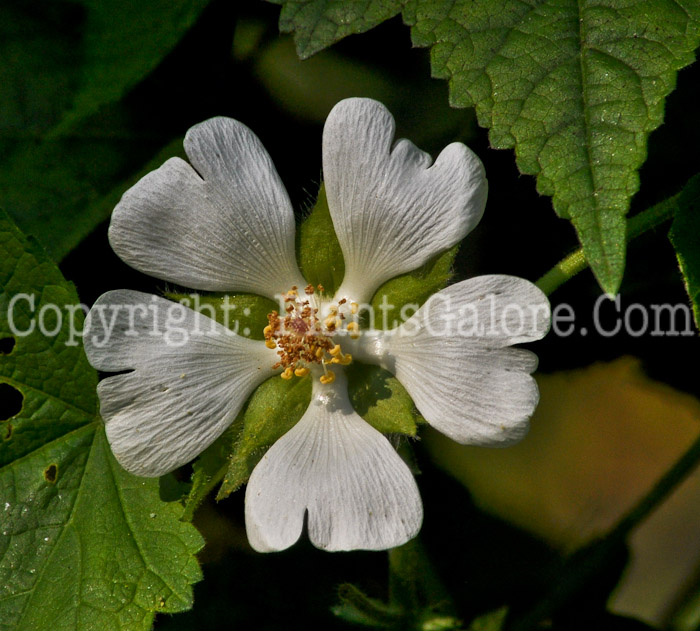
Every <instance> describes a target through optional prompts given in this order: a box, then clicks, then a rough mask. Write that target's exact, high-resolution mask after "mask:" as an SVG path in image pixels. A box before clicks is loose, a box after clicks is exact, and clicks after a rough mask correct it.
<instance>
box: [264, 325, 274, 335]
mask: <svg viewBox="0 0 700 631" xmlns="http://www.w3.org/2000/svg"><path fill="white" fill-rule="evenodd" d="M270 333H272V325H271V324H268V325H267V326H266V327H265V328H264V329H263V335H265V336H267V335H269V334H270Z"/></svg>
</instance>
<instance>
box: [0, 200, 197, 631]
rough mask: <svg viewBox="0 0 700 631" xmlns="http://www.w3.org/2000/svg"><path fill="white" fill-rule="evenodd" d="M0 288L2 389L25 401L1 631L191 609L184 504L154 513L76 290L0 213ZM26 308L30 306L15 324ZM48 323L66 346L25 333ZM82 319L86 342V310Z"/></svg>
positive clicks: (11, 464) (6, 515)
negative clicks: (111, 418)
mask: <svg viewBox="0 0 700 631" xmlns="http://www.w3.org/2000/svg"><path fill="white" fill-rule="evenodd" d="M0 281H1V282H0V286H2V288H3V290H2V293H0V309H1V312H2V317H1V319H0V339H7V338H12V339H13V340H14V345H13V347H12V350H11V352H9V353H8V354H5V355H2V356H0V383H4V384H8V385H9V386H10V387H12V388H14V389H16V390H17V391H19V392H20V393H21V395H22V396H23V406H22V409H21V411H20V412H19V413H18V414H16V415H15V416H13V417H11V418H10V419H8V420H6V421H3V422H2V426H3V428H2V432H0V433H2V435H3V436H4V440H3V441H2V442H0V516H1V519H2V522H1V523H2V533H1V536H0V630H2V631H24V630H25V629H31V630H32V631H49V630H50V631H93V630H94V629H100V631H112V630H114V631H117V630H118V631H136V630H138V631H147V630H148V629H150V627H151V624H152V621H153V617H154V614H155V612H157V611H163V612H175V611H181V610H183V609H187V608H189V607H190V606H191V604H192V590H191V584H192V583H193V582H196V581H197V580H199V579H200V578H201V574H200V570H199V566H198V564H197V561H196V559H195V557H194V554H195V553H196V552H197V551H198V550H199V549H200V548H201V546H202V539H201V537H200V536H199V534H198V533H197V531H196V530H195V529H194V528H193V527H192V526H191V525H189V524H185V523H182V522H181V521H180V520H179V518H180V516H181V514H182V507H181V506H180V505H179V504H176V503H171V504H168V503H165V502H163V501H161V500H160V498H159V495H158V492H159V489H158V482H157V480H152V479H143V478H137V477H135V476H132V475H130V474H128V473H126V472H125V471H124V470H123V469H122V468H121V467H120V466H119V465H118V464H117V462H116V460H115V459H114V457H113V456H112V454H111V451H110V449H109V446H108V444H107V442H106V438H105V436H104V429H103V425H102V422H101V421H100V420H99V418H98V416H97V405H98V404H97V397H96V394H95V386H96V382H97V373H96V371H95V370H94V369H93V368H91V367H90V366H89V364H88V363H87V359H86V358H85V354H84V352H83V350H82V348H81V347H80V345H79V339H78V338H74V337H73V336H72V334H71V331H70V323H69V320H68V318H67V316H66V314H67V313H69V312H70V308H71V306H72V305H77V304H78V297H77V295H76V293H75V290H74V288H73V287H72V285H70V283H68V282H66V281H65V280H64V279H63V277H62V276H61V274H60V272H59V271H58V268H56V266H55V265H54V264H53V263H52V262H51V261H50V260H49V258H48V256H47V255H46V253H45V252H44V251H43V250H42V249H41V248H40V247H39V246H38V245H37V244H32V243H30V242H29V241H27V240H26V239H25V238H24V237H23V236H22V235H21V233H20V232H19V231H18V230H17V229H16V228H15V227H14V226H13V225H12V224H11V222H10V221H9V219H8V218H7V216H6V215H5V214H4V213H1V212H0ZM18 295H20V296H22V295H26V296H28V297H31V296H34V300H35V302H34V304H33V305H32V304H31V302H30V301H29V300H30V299H29V298H26V299H25V298H22V299H21V300H19V301H17V300H15V302H14V304H13V305H12V307H13V308H12V310H11V311H8V308H9V307H10V306H11V305H10V303H11V300H12V299H13V298H14V297H16V296H18ZM49 304H56V305H58V307H59V309H60V313H61V317H60V318H59V316H58V313H59V311H56V310H54V309H53V308H50V307H45V306H46V305H49ZM42 312H43V313H44V315H45V317H44V318H43V323H44V325H45V327H46V328H48V329H51V328H54V327H55V328H56V330H57V331H58V334H57V335H55V336H47V335H44V334H43V333H42V332H40V331H39V330H38V329H35V330H34V331H32V332H31V333H28V334H27V335H22V334H20V333H21V332H22V331H29V329H30V327H31V324H32V321H35V320H36V316H38V314H41V313H42ZM10 314H11V315H10ZM46 314H49V315H46ZM51 314H52V315H51ZM74 317H75V326H76V327H77V329H78V330H80V329H81V328H82V320H83V317H82V311H81V310H80V309H77V310H76V311H75V316H74ZM38 322H42V320H41V319H40V318H39V319H38ZM35 324H36V321H35ZM13 329H14V330H13Z"/></svg>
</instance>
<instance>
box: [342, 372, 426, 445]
mask: <svg viewBox="0 0 700 631" xmlns="http://www.w3.org/2000/svg"><path fill="white" fill-rule="evenodd" d="M345 374H346V375H347V377H348V392H349V394H350V401H351V402H352V407H353V408H354V409H355V411H356V412H357V413H358V414H359V415H360V416H361V417H362V418H363V419H365V421H367V422H368V423H369V424H370V425H371V426H372V427H374V429H376V430H378V431H380V432H381V433H382V434H403V435H406V436H415V435H416V431H417V428H416V425H417V421H418V418H419V417H418V414H417V412H416V409H415V406H414V405H413V400H412V399H411V397H410V396H409V394H408V392H406V390H405V389H404V387H403V386H402V385H401V383H400V382H399V380H398V379H397V378H396V377H394V376H393V375H392V374H391V373H389V372H387V371H386V370H383V369H382V368H380V367H379V366H368V365H364V364H357V363H352V364H350V365H349V366H347V367H346V368H345Z"/></svg>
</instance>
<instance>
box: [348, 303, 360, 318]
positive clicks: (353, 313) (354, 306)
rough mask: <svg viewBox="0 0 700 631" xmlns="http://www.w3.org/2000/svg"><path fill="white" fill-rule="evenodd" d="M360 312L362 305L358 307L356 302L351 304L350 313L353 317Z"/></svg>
mask: <svg viewBox="0 0 700 631" xmlns="http://www.w3.org/2000/svg"><path fill="white" fill-rule="evenodd" d="M359 310H360V305H358V304H357V303H356V302H351V303H350V313H352V315H355V314H356V313H357V312H358V311H359Z"/></svg>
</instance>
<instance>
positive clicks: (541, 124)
mask: <svg viewBox="0 0 700 631" xmlns="http://www.w3.org/2000/svg"><path fill="white" fill-rule="evenodd" d="M404 19H405V21H406V22H407V23H408V24H410V25H411V26H412V30H411V33H412V37H413V41H414V43H415V44H416V45H418V46H431V47H432V50H431V60H432V68H433V75H434V76H436V77H441V78H446V79H449V80H450V100H451V102H452V104H453V105H455V106H457V107H469V106H476V111H477V116H478V119H479V123H480V124H481V125H482V126H484V127H488V128H489V129H490V133H489V138H490V140H491V143H492V145H493V146H494V147H497V148H511V147H514V148H515V150H516V159H517V163H518V166H519V168H520V170H521V171H522V172H523V173H527V174H530V175H536V176H537V185H538V190H539V191H540V192H541V193H543V194H545V195H551V196H552V197H553V203H554V208H555V210H556V211H557V213H558V214H559V215H560V216H562V217H566V218H569V219H571V221H572V222H573V224H574V226H575V227H576V230H577V232H578V235H579V238H580V240H581V243H582V245H583V248H584V251H585V254H586V259H587V260H588V261H589V263H590V265H591V267H592V268H593V271H594V273H595V274H596V276H597V278H598V281H599V282H600V284H601V286H602V288H603V289H604V290H605V291H606V292H608V293H611V294H614V293H616V292H617V289H618V287H619V285H620V281H621V278H622V273H623V269H624V261H625V221H624V217H625V214H626V213H627V210H628V208H629V202H630V199H631V197H632V195H634V193H635V192H636V191H637V189H638V187H639V178H638V176H637V169H638V168H639V167H640V166H641V164H642V163H643V162H644V159H645V158H646V140H647V136H648V134H649V132H651V131H652V130H653V129H656V127H658V126H659V125H660V124H661V122H662V121H663V104H664V98H665V97H666V96H667V95H668V94H669V92H671V90H672V89H673V87H674V85H675V79H676V72H677V71H678V70H679V69H680V68H683V67H684V66H687V65H688V64H690V63H692V61H693V60H694V54H693V52H694V50H695V49H696V48H697V46H698V44H700V5H698V3H697V2H695V1H694V0H679V1H676V0H660V1H657V0H649V1H646V2H632V3H630V2H624V1H622V0H603V1H598V2H580V1H579V0H565V1H556V2H555V1H554V0H546V1H541V0H539V1H530V2H520V1H519V0H507V1H506V2H496V1H494V0H477V1H476V2H475V1H473V0H456V1H454V0H408V2H407V4H406V9H405V10H404Z"/></svg>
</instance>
